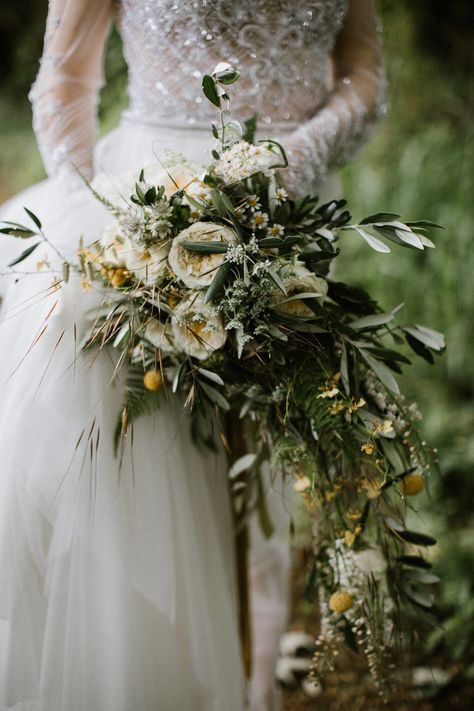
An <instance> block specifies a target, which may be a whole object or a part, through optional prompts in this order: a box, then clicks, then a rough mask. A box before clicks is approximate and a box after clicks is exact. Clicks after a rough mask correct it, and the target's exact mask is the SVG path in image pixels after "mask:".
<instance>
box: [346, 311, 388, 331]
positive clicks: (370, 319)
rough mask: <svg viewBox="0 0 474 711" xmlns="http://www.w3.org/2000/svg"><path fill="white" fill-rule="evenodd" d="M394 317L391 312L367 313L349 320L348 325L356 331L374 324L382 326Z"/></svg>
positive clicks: (371, 326)
mask: <svg viewBox="0 0 474 711" xmlns="http://www.w3.org/2000/svg"><path fill="white" fill-rule="evenodd" d="M393 318H394V314H393V313H382V314H369V315H368V316H362V318H358V319H356V320H355V321H351V322H350V323H349V326H350V327H351V328H354V329H355V330H356V331H362V330H363V329H365V328H373V327H374V326H383V325H384V324H386V323H389V322H390V321H392V320H393Z"/></svg>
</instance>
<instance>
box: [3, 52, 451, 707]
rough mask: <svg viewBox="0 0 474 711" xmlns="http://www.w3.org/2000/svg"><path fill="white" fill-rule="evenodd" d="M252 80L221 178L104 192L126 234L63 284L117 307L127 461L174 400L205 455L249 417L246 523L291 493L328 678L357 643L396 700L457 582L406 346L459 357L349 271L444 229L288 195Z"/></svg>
mask: <svg viewBox="0 0 474 711" xmlns="http://www.w3.org/2000/svg"><path fill="white" fill-rule="evenodd" d="M237 79H238V73H237V72H236V71H235V70H234V69H233V68H232V67H230V66H229V65H218V67H217V68H216V70H215V71H214V73H213V74H212V75H206V76H205V77H204V79H203V90H204V93H205V95H206V97H207V98H208V99H209V100H210V101H211V102H212V103H213V104H214V105H215V106H216V108H217V110H218V112H219V117H220V125H216V126H212V131H213V134H214V137H215V138H216V139H217V141H219V142H220V146H219V149H216V150H214V151H213V154H212V155H213V161H212V163H211V164H210V165H209V166H208V167H207V168H206V169H205V170H204V171H203V172H199V170H198V169H196V168H195V167H194V166H192V165H191V164H190V163H188V162H187V161H186V160H185V159H183V158H179V159H178V158H177V157H176V156H175V157H172V158H169V157H168V159H167V162H166V163H165V164H164V166H165V167H164V168H163V169H162V170H161V169H160V173H159V174H157V171H156V169H155V168H153V169H152V170H151V171H148V170H144V171H142V173H141V175H140V176H139V178H138V181H137V182H136V184H135V187H134V188H133V187H131V188H130V190H129V188H128V186H127V183H126V181H125V182H124V179H121V181H122V182H120V180H118V182H116V184H115V185H116V186H117V184H120V185H123V186H124V188H123V191H122V194H124V195H127V194H130V192H131V191H132V190H133V194H131V197H130V198H129V199H124V198H120V199H116V200H114V198H113V197H110V196H107V195H106V194H104V193H106V190H104V189H102V188H103V187H104V183H103V181H101V180H100V179H98V180H96V181H95V182H94V183H93V185H92V186H91V189H92V190H93V192H94V194H95V195H96V197H97V198H98V199H99V200H101V201H102V202H103V203H104V204H105V205H106V206H107V207H108V208H109V209H110V211H111V213H112V214H113V216H114V220H113V222H112V224H111V225H110V226H109V228H108V229H107V231H106V233H105V234H104V236H103V239H102V241H101V242H100V243H94V244H92V245H89V246H87V247H85V246H84V245H83V244H81V246H80V249H79V251H78V260H77V262H76V263H68V262H66V263H65V264H64V272H63V276H62V278H61V280H60V281H61V282H62V284H64V285H65V284H66V283H67V281H68V276H69V272H70V270H76V271H78V272H79V273H80V274H81V275H82V281H83V286H84V289H89V288H90V287H91V286H92V285H94V287H95V288H96V289H97V288H99V289H100V290H101V293H102V297H103V298H102V303H101V306H100V308H99V309H98V310H97V312H96V313H95V314H94V315H93V317H92V318H91V326H90V331H89V332H88V333H87V334H86V338H85V341H84V348H85V349H91V348H95V349H104V348H109V349H110V348H112V349H115V351H116V352H117V354H118V355H117V359H116V369H115V373H116V375H117V376H118V374H119V373H120V374H121V373H123V369H126V372H127V377H126V390H125V392H124V400H123V409H122V411H121V413H118V415H119V416H118V425H117V430H116V445H117V448H118V449H120V448H121V446H122V445H123V442H124V440H125V438H126V436H127V432H129V431H130V428H131V426H132V425H133V422H134V420H136V419H137V418H138V417H140V416H142V415H143V414H144V413H147V412H148V413H150V412H153V410H154V409H156V408H158V407H160V402H161V401H162V399H163V398H165V397H169V396H172V394H176V395H177V396H179V397H181V398H182V400H183V402H184V407H185V408H186V409H187V410H188V411H189V412H190V417H191V426H192V431H193V435H194V439H195V441H196V444H197V445H204V446H207V447H213V446H215V442H216V437H219V436H220V435H221V432H222V433H224V426H222V427H221V428H220V430H221V431H219V429H216V428H215V421H216V417H215V416H216V413H217V414H218V415H225V414H228V413H231V414H233V415H234V420H239V421H240V422H241V423H242V424H243V426H244V427H245V428H246V434H247V437H248V438H249V441H250V442H252V445H251V447H252V450H253V451H252V453H249V454H246V455H245V456H243V457H241V458H239V459H238V460H237V461H234V462H233V465H232V467H231V470H230V482H231V488H232V494H233V501H234V507H235V511H236V516H237V521H238V525H240V523H241V522H242V521H244V520H245V516H246V515H247V514H248V513H249V512H250V511H252V510H255V509H257V510H258V512H259V516H260V521H261V523H262V526H263V527H264V529H265V531H266V533H267V534H269V533H271V520H270V519H269V517H268V514H267V511H266V508H265V491H264V486H263V483H262V478H261V474H260V471H261V465H262V463H263V462H265V461H267V462H269V463H270V466H271V468H272V470H273V471H275V472H276V473H278V474H281V476H283V477H285V478H286V479H288V480H290V481H291V482H292V485H293V487H294V488H295V489H296V491H297V492H299V493H300V495H301V497H302V499H303V501H304V504H305V507H306V509H307V511H308V512H309V515H310V516H311V519H312V521H313V524H314V525H313V532H314V536H313V544H312V561H311V564H310V569H309V571H308V580H307V593H308V595H309V597H310V599H312V600H315V599H318V600H319V606H320V613H321V633H320V635H319V637H318V639H317V642H316V653H315V656H314V664H313V674H314V676H315V678H319V677H320V676H321V674H322V673H323V672H324V671H325V670H326V669H331V668H333V667H334V664H335V653H336V651H337V649H336V648H337V645H338V644H339V642H340V641H341V640H343V639H344V640H345V641H346V642H347V643H348V644H349V645H350V646H351V647H352V648H355V649H357V648H359V649H361V650H362V651H363V652H364V653H365V654H366V656H367V660H368V665H369V667H370V671H371V673H372V675H373V677H374V680H375V682H376V684H377V685H378V686H379V687H380V690H381V693H386V691H387V689H389V688H390V683H391V682H390V677H391V675H392V670H391V668H390V663H391V661H393V660H392V659H391V657H392V651H391V650H392V649H393V647H394V646H395V645H396V644H398V643H399V642H400V638H401V637H403V635H402V632H404V631H409V626H407V625H406V620H407V619H410V617H411V623H410V624H411V625H412V626H413V625H414V624H415V622H414V620H415V617H416V616H418V615H419V614H420V613H421V612H423V613H424V612H426V611H427V610H428V609H429V608H430V606H431V605H432V600H433V595H432V592H431V590H432V585H433V583H435V582H437V580H438V579H437V578H436V577H435V576H434V575H432V574H431V573H430V572H429V571H428V569H429V568H430V564H429V562H428V561H427V560H426V559H425V557H424V556H423V554H422V552H421V549H422V548H423V547H425V546H431V545H433V544H434V543H435V540H434V539H433V538H431V537H430V536H427V535H424V534H421V533H417V532H414V531H411V530H408V529H407V528H406V525H405V523H404V514H405V510H406V508H407V505H408V504H407V497H411V496H412V495H415V494H417V493H419V492H420V491H421V490H422V489H423V487H424V479H425V476H426V474H427V472H428V469H429V467H430V462H431V459H432V457H431V451H430V450H427V449H426V447H425V446H424V442H423V441H422V440H421V437H420V433H419V429H418V421H419V419H420V415H419V412H418V410H417V408H416V405H414V404H407V403H406V401H405V399H404V398H403V396H402V395H401V394H400V392H399V388H398V385H397V382H396V379H395V377H394V373H400V372H401V368H402V366H403V365H405V364H409V362H410V361H409V359H408V358H407V356H406V355H405V352H403V351H402V350H401V347H402V345H404V344H408V346H409V347H410V348H411V349H412V351H413V352H414V353H415V354H416V355H418V356H421V357H422V358H425V359H426V360H428V361H429V362H432V361H433V353H439V352H440V351H441V350H442V349H443V348H444V343H443V338H442V336H441V334H439V333H437V332H436V331H433V330H431V329H427V328H425V327H423V326H419V325H416V326H410V327H406V326H400V325H396V324H395V319H396V316H397V313H398V310H399V307H397V308H395V309H393V310H392V311H389V312H385V311H382V310H381V308H380V307H379V306H378V304H377V303H376V302H375V301H374V300H373V299H372V298H371V297H370V296H369V295H368V294H367V293H366V292H365V291H364V290H362V289H360V288H356V287H354V286H351V285H348V284H344V283H341V282H339V281H337V280H335V279H334V278H332V276H331V272H330V267H331V264H332V263H333V261H334V260H335V258H336V257H337V255H338V254H339V251H340V249H341V248H343V242H344V239H341V238H345V235H346V234H347V233H348V232H349V231H352V232H355V233H357V234H358V235H359V236H360V237H362V238H363V239H364V240H365V241H366V242H367V243H368V244H369V245H370V247H372V248H373V249H375V250H377V251H380V252H390V248H389V247H388V245H387V241H389V242H394V243H396V244H398V245H401V246H406V247H410V248H414V249H419V250H422V249H424V248H425V247H432V246H433V244H432V242H431V241H430V240H429V239H428V238H427V236H426V232H427V229H428V228H430V227H436V225H434V224H433V223H430V222H428V221H417V222H401V221H400V218H399V216H398V215H394V214H391V213H382V212H381V213H377V214H374V215H371V216H370V217H366V218H365V219H363V220H361V221H360V222H359V223H358V224H354V223H352V222H351V215H350V214H349V212H348V211H347V210H346V209H345V205H346V203H345V201H344V200H333V201H331V202H328V203H326V204H324V205H319V204H318V199H317V198H316V197H312V196H308V195H307V196H303V197H298V198H296V197H294V196H292V195H291V194H289V191H288V190H287V189H286V188H285V177H284V176H285V173H284V171H285V169H286V167H287V165H288V163H287V158H286V154H285V151H284V148H283V147H282V146H281V145H279V144H278V143H276V142H274V141H270V140H264V141H259V142H257V143H256V144H255V143H253V130H254V126H253V125H252V121H249V122H247V123H246V124H245V125H244V126H241V125H240V124H239V123H238V122H236V121H233V120H230V119H229V116H228V114H229V96H228V93H227V92H228V90H227V86H228V85H230V84H233V83H234V82H235V81H236V80H237ZM217 145H219V144H217ZM131 185H133V182H132V183H131ZM29 214H30V217H32V219H33V220H34V222H35V225H36V228H35V229H34V230H30V229H29V228H28V227H24V226H22V225H18V224H14V225H13V224H10V225H8V226H6V227H5V228H4V230H3V232H6V233H9V234H14V235H16V236H18V237H21V238H29V237H33V236H34V235H39V236H40V237H42V238H43V239H46V237H45V235H44V234H43V232H42V230H41V223H40V221H39V220H38V218H37V217H36V216H34V215H32V213H29ZM40 242H41V240H40V241H38V242H36V243H35V244H34V245H33V246H32V247H29V248H28V249H27V250H25V252H23V254H22V255H20V257H18V259H16V260H15V262H14V263H12V265H13V266H14V264H15V263H19V262H20V261H22V259H24V258H25V257H26V256H28V255H29V254H31V252H32V251H33V250H34V248H35V247H36V246H37V244H40ZM65 288H66V287H65ZM316 590H317V591H318V592H317V593H316ZM403 610H404V611H406V612H408V616H407V617H403V616H402V615H401V612H402V611H403Z"/></svg>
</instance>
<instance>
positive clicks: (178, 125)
mask: <svg viewBox="0 0 474 711" xmlns="http://www.w3.org/2000/svg"><path fill="white" fill-rule="evenodd" d="M121 121H122V123H126V124H137V125H139V126H148V127H150V128H158V129H161V128H164V129H167V130H172V131H183V132H188V131H191V132H193V131H195V132H196V133H202V132H208V131H209V132H210V131H211V121H210V120H209V121H198V120H194V119H190V120H189V121H184V120H183V119H172V118H169V119H168V118H155V117H154V116H148V115H145V114H137V113H134V112H133V111H130V110H125V111H123V112H122V116H121ZM298 126H299V123H298V122H297V121H271V122H265V121H262V122H260V123H258V122H257V133H258V134H259V135H261V136H266V135H268V136H271V135H273V136H278V135H282V134H285V133H290V132H291V131H294V130H295V129H297V128H298Z"/></svg>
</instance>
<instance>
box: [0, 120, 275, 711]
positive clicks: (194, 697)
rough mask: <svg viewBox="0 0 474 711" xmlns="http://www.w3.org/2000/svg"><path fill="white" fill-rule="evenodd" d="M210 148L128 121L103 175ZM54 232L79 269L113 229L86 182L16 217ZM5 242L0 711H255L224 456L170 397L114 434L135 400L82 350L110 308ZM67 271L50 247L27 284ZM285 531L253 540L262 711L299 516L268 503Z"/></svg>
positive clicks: (50, 193) (41, 195) (101, 163)
mask: <svg viewBox="0 0 474 711" xmlns="http://www.w3.org/2000/svg"><path fill="white" fill-rule="evenodd" d="M210 145H211V139H210V132H208V131H206V132H203V131H202V130H199V129H193V128H189V129H180V130H178V129H171V128H170V127H169V126H168V127H167V126H156V125H154V126H153V125H148V124H146V123H141V124H139V123H133V122H130V121H124V122H123V123H122V125H121V127H119V128H118V129H116V130H115V131H112V132H111V134H109V135H108V136H106V137H105V139H103V140H102V141H101V142H100V143H99V145H98V149H97V156H96V158H97V170H98V171H101V172H105V173H107V174H110V175H111V176H112V175H114V174H116V173H121V172H130V171H139V170H140V169H141V168H142V167H143V166H145V165H149V164H150V163H153V162H155V161H156V160H157V157H159V156H160V155H162V154H163V152H164V150H165V149H169V150H172V151H181V152H182V153H183V154H185V155H186V157H188V158H189V159H191V160H195V161H200V162H206V160H207V155H206V152H207V151H208V150H209V148H210ZM23 206H26V207H28V208H29V209H31V210H32V211H33V212H34V213H36V214H37V215H38V217H39V218H40V219H41V221H42V223H43V227H44V231H45V233H46V235H47V236H48V238H49V240H50V241H51V243H52V244H53V245H54V246H55V248H56V249H57V250H58V251H59V252H60V253H61V254H63V255H65V256H68V257H70V256H71V255H72V254H74V252H75V250H76V248H77V244H78V241H79V238H80V237H81V236H82V237H84V239H85V242H86V243H87V242H90V241H93V240H94V239H97V238H99V237H100V235H101V233H102V230H103V229H104V227H105V226H106V225H107V223H108V222H109V221H110V215H109V214H108V213H107V211H106V210H105V209H104V208H103V207H102V206H101V205H100V204H99V203H98V202H97V201H96V200H95V198H94V197H93V196H92V195H91V194H90V192H89V190H88V189H87V188H86V187H85V186H84V185H83V184H81V182H80V181H79V180H77V179H76V180H74V179H73V180H70V179H66V178H54V179H49V180H46V181H44V182H42V183H40V184H38V185H36V186H34V187H33V188H30V189H29V190H26V191H25V192H23V193H22V194H20V195H17V196H16V197H15V198H13V199H12V200H10V201H9V202H8V203H7V204H6V205H4V207H3V208H2V210H1V211H0V219H2V220H12V221H18V222H24V220H25V213H24V212H23ZM1 237H2V241H1V242H0V265H1V266H0V272H1V273H2V274H3V275H2V276H1V277H0V296H1V298H2V302H1V305H0V366H1V367H0V570H1V584H0V709H15V710H16V711H242V710H243V709H244V708H246V696H247V695H248V688H247V689H246V684H245V682H244V675H243V671H242V663H241V650H240V643H239V634H238V624H237V614H238V601H237V595H236V581H235V564H234V546H233V531H232V522H231V516H230V507H229V500H228V489H227V481H226V474H227V463H226V459H225V456H224V454H223V453H219V454H203V453H201V452H199V451H198V450H197V449H196V448H195V446H194V444H193V443H192V441H191V438H190V435H189V430H188V422H187V417H186V415H185V414H184V412H183V409H182V407H181V405H180V403H178V402H175V401H174V400H173V398H171V397H170V398H169V399H168V400H166V401H165V402H164V403H163V406H162V408H161V410H160V411H159V412H158V413H157V414H156V415H154V416H153V417H143V418H142V419H141V420H139V421H138V422H137V423H136V424H135V426H134V428H133V442H132V434H130V435H129V437H128V442H127V444H126V447H125V452H124V456H123V460H122V463H121V466H119V461H118V459H117V458H116V456H114V453H113V448H112V439H113V438H112V432H113V429H114V427H115V423H116V417H117V413H118V412H119V411H120V402H121V387H120V384H114V385H111V377H112V373H113V369H114V363H113V362H112V360H111V357H109V356H108V355H107V354H105V353H101V354H100V355H99V356H97V354H96V353H92V352H91V353H89V354H81V353H80V352H79V351H78V347H79V343H80V340H81V337H82V335H83V333H84V330H85V324H86V321H87V318H88V316H87V315H88V312H89V311H90V310H91V309H92V308H93V307H94V306H95V305H97V303H98V300H99V298H100V297H99V295H98V294H96V293H95V292H94V291H84V290H83V289H82V287H81V284H80V283H79V280H78V279H77V278H75V277H73V278H72V279H71V282H70V284H69V285H68V286H67V288H64V289H60V290H55V289H54V287H52V285H51V284H52V274H50V273H48V266H47V265H46V266H45V267H43V270H42V271H40V272H38V273H37V274H34V275H24V276H23V275H21V274H20V275H16V276H12V275H4V272H6V271H7V270H6V268H5V265H6V264H7V263H8V262H9V261H10V260H11V259H12V258H14V257H15V256H17V255H18V253H19V251H21V248H22V247H23V246H24V245H22V244H20V243H19V241H18V240H14V239H12V238H10V237H6V236H3V235H2V236H1ZM39 260H46V261H48V262H49V263H50V264H51V265H53V266H54V265H56V264H58V262H59V257H58V256H57V255H56V253H55V251H53V250H52V249H51V248H49V247H47V246H41V247H39V248H38V249H37V251H36V252H35V253H34V254H33V255H31V257H29V258H28V259H26V260H25V261H24V262H23V263H22V264H21V265H19V267H18V269H19V270H21V271H25V272H26V271H35V266H36V263H37V262H38V261H39ZM270 508H271V510H272V513H273V518H274V524H275V525H276V528H277V532H276V534H275V535H274V536H273V538H272V539H270V541H267V540H265V539H263V537H262V536H261V534H260V533H259V531H258V529H257V526H253V528H254V530H253V532H252V544H251V545H252V553H251V570H250V576H251V588H252V590H251V604H252V614H253V619H254V668H255V674H254V678H253V680H252V684H251V686H250V696H251V699H250V702H249V708H252V709H254V710H255V711H257V709H258V711H264V709H268V710H269V711H273V710H274V709H276V708H278V704H279V700H278V695H277V693H276V692H275V689H274V686H273V683H272V678H273V664H274V660H275V654H276V648H277V642H278V637H279V635H280V633H281V632H282V630H283V627H284V624H285V619H286V611H287V610H286V604H287V581H286V576H287V572H288V565H289V554H288V546H287V543H286V541H285V536H286V529H287V526H288V521H289V514H288V511H287V508H288V507H287V506H286V505H285V502H284V501H283V502H282V499H281V496H280V493H278V492H272V493H270Z"/></svg>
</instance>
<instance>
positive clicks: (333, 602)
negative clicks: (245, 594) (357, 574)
mask: <svg viewBox="0 0 474 711" xmlns="http://www.w3.org/2000/svg"><path fill="white" fill-rule="evenodd" d="M353 604H354V598H353V597H352V595H351V594H350V592H347V590H340V591H338V592H335V593H333V594H332V595H331V597H330V598H329V609H330V610H332V611H333V612H336V613H337V614H338V615H342V614H343V613H344V612H347V610H350V608H351V607H352V606H353Z"/></svg>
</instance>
